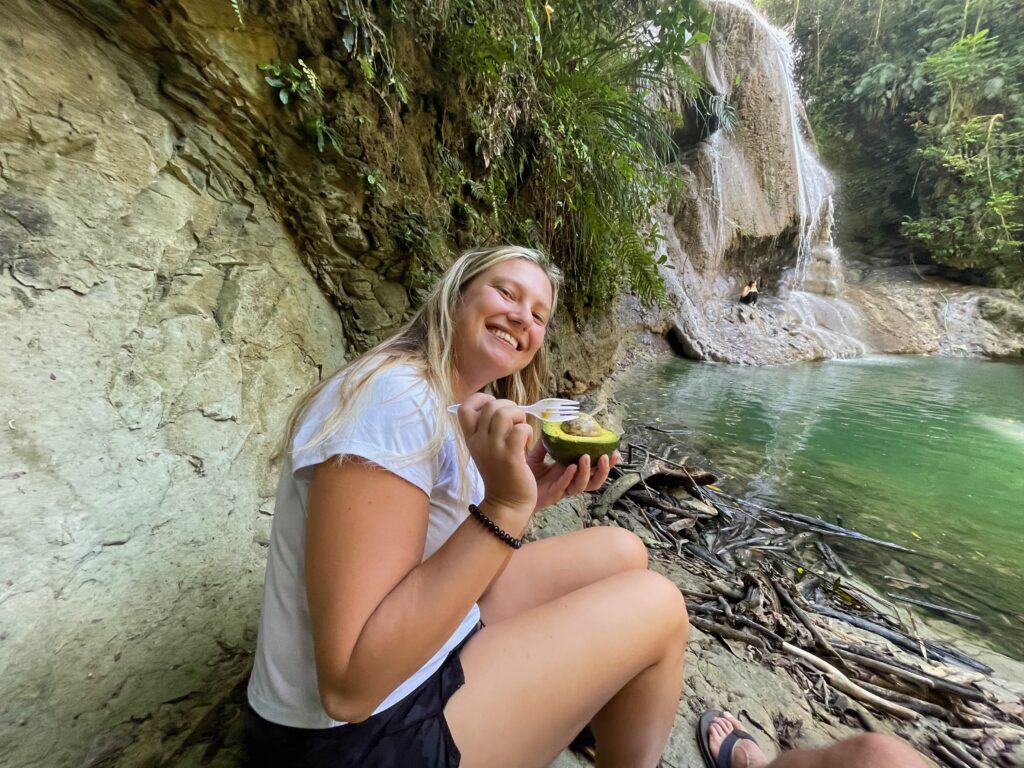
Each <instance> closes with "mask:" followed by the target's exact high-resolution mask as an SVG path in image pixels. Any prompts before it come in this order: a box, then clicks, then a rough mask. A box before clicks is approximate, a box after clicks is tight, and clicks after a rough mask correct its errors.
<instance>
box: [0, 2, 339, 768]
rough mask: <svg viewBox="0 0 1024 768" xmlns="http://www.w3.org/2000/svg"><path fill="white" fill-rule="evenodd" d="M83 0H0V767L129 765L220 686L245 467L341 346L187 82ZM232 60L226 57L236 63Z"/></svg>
mask: <svg viewBox="0 0 1024 768" xmlns="http://www.w3.org/2000/svg"><path fill="white" fill-rule="evenodd" d="M88 8H89V13H90V14H96V15H95V16H93V17H92V18H93V21H94V24H91V23H87V22H84V21H83V20H82V19H79V18H75V17H73V16H72V15H70V14H69V13H68V12H67V10H66V9H58V8H55V7H53V6H50V5H48V4H45V3H35V2H29V1H28V0H25V1H24V2H18V1H16V2H6V3H3V4H2V6H0V50H2V53H0V264H2V266H3V269H2V272H0V317H2V323H3V331H4V332H3V334H0V350H2V351H0V357H2V359H3V361H4V362H3V365H2V366H0V390H2V391H3V393H4V398H3V405H2V407H0V410H2V414H0V415H2V418H0V427H2V430H0V431H2V435H3V438H2V440H0V515H2V520H3V530H2V533H0V660H2V661H0V764H3V765H11V766H15V765H17V766H40V768H53V767H55V766H68V765H82V764H84V765H98V764H101V763H102V764H107V763H105V762H104V761H105V760H114V759H115V758H116V760H119V761H120V762H121V763H122V764H125V765H142V764H153V762H154V757H155V756H156V755H160V754H167V753H168V750H170V751H171V752H173V750H174V749H175V748H176V747H177V744H178V741H175V737H174V735H173V734H174V732H175V731H178V732H181V733H182V734H185V733H187V732H188V728H189V727H190V726H192V725H194V724H195V722H197V721H198V718H199V715H201V714H202V713H203V712H204V711H205V708H206V707H208V706H209V704H210V703H211V701H214V700H216V699H217V698H218V697H219V696H221V695H222V694H223V693H225V692H226V691H227V690H230V687H231V684H232V681H234V680H235V679H236V678H237V677H238V676H239V674H241V673H243V671H244V667H245V663H246V656H247V654H248V652H249V650H250V649H251V646H252V642H253V634H252V627H253V624H254V620H255V612H256V610H257V599H258V598H257V595H258V588H259V585H260V583H261V581H262V571H263V562H264V558H265V545H266V543H267V535H268V531H269V525H270V521H271V518H270V517H269V513H270V510H271V507H270V503H271V499H270V497H271V495H272V494H273V488H274V479H275V478H274V477H273V475H272V473H271V471H270V468H269V467H268V464H267V458H268V455H269V453H270V450H271V447H272V445H273V444H274V442H275V441H276V440H277V438H278V431H279V429H280V425H281V423H282V419H283V418H284V415H285V414H286V412H287V409H288V407H289V404H290V401H291V399H292V398H293V396H294V395H295V393H296V392H297V391H299V390H300V389H303V388H305V387H307V386H308V385H310V384H311V383H313V382H315V381H316V380H317V379H318V376H319V374H320V371H321V369H333V368H334V367H336V366H337V365H338V364H339V363H340V362H341V361H342V359H343V356H344V354H345V349H346V346H345V340H344V336H345V334H344V333H343V327H342V323H341V321H340V320H339V317H338V314H337V312H336V311H335V310H334V308H333V307H332V306H331V302H330V301H328V299H327V298H326V297H325V295H324V294H323V292H322V290H321V289H320V288H319V287H318V286H317V284H316V282H315V281H314V279H313V277H312V276H311V275H310V273H309V271H308V270H307V269H306V267H305V266H303V262H302V258H301V257H300V254H299V252H298V250H297V248H296V245H295V243H294V241H293V238H292V236H291V235H290V234H289V233H288V231H287V229H286V227H285V226H284V225H283V223H282V221H281V217H280V215H279V214H278V213H277V212H276V211H275V210H274V209H273V207H271V206H270V205H268V203H267V202H266V199H265V197H264V195H263V194H262V193H261V192H260V190H259V188H258V185H257V183H256V182H255V181H254V178H253V175H252V174H251V173H249V171H248V170H247V166H246V164H247V162H248V158H246V157H245V155H244V153H243V152H240V151H239V150H238V149H237V147H236V146H235V143H234V142H233V141H232V138H231V136H230V135H229V134H228V133H227V132H222V131H221V130H220V129H219V128H218V126H217V124H216V122H214V121H211V122H206V121H204V120H202V119H200V115H201V114H212V113H208V112H207V111H206V109H207V108H206V106H205V105H204V101H205V97H206V95H207V94H208V91H206V90H205V89H203V90H201V91H199V92H194V91H186V90H184V86H183V85H181V84H180V83H178V84H175V83H172V82H171V80H170V79H168V75H167V73H168V71H169V70H170V69H172V68H173V67H171V65H170V64H169V62H168V60H166V59H164V60H162V61H161V57H159V56H156V55H154V56H143V55H140V50H139V48H138V47H137V46H143V47H147V46H149V47H153V49H154V50H157V49H158V48H157V43H156V40H155V37H154V36H152V35H150V34H149V33H148V32H147V30H146V29H145V28H144V27H141V26H135V25H129V24H128V22H127V19H126V17H125V16H124V15H123V14H122V12H120V11H118V10H117V9H116V7H115V6H114V5H113V4H111V5H110V6H102V5H99V4H92V5H90V6H88ZM119 30H120V31H123V32H126V33H129V34H128V36H127V37H121V36H120V33H119ZM256 55H257V52H256V51H247V50H238V51H236V56H237V61H238V63H239V65H240V66H241V65H242V64H244V66H245V68H246V69H248V68H249V66H250V65H252V66H255V61H256ZM246 56H248V57H249V60H248V61H247V60H246ZM179 63H180V62H179ZM197 71H198V70H197ZM167 91H175V92H176V93H177V97H176V98H171V97H169V96H167V93H166V92H167ZM189 98H191V99H193V100H194V107H195V109H196V110H197V112H199V114H198V115H197V114H196V113H192V112H190V111H189V110H187V109H186V108H185V106H183V104H184V103H186V102H187V101H188V100H189ZM183 729H184V730H183Z"/></svg>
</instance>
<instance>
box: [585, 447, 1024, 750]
mask: <svg viewBox="0 0 1024 768" xmlns="http://www.w3.org/2000/svg"><path fill="white" fill-rule="evenodd" d="M659 431H660V430H659ZM622 452H623V454H624V457H625V461H624V462H623V463H621V464H620V465H619V466H618V467H616V469H615V471H614V472H613V476H612V478H611V479H610V481H609V483H608V484H607V485H606V486H605V489H604V490H603V492H602V493H601V494H600V496H599V497H598V498H597V501H596V504H594V505H593V507H592V509H591V515H592V516H593V517H594V518H596V520H595V522H598V521H600V522H607V520H608V519H611V520H614V521H615V522H617V523H618V524H619V525H621V526H623V527H627V528H634V529H635V528H636V526H635V525H633V524H632V523H634V522H635V523H639V524H640V525H641V526H642V528H643V529H646V531H648V532H649V533H650V535H649V536H647V537H646V538H647V539H648V542H647V543H648V544H649V545H650V546H651V548H652V556H653V557H656V558H666V559H669V560H672V561H674V562H675V564H676V565H677V566H681V567H682V568H684V569H685V570H687V571H689V572H690V573H691V574H694V575H695V576H697V577H699V580H695V583H702V584H704V585H705V587H704V588H703V590H698V589H690V588H688V587H685V588H683V592H684V595H685V598H686V603H687V607H688V609H689V613H690V620H691V623H692V624H693V626H696V627H698V628H700V629H701V630H703V631H705V632H708V633H710V634H713V635H715V636H717V637H718V638H720V639H721V641H722V642H724V643H726V644H727V645H729V644H735V643H740V644H743V645H745V646H746V648H745V649H744V652H745V653H747V654H752V655H754V656H759V657H760V658H766V657H768V656H771V657H772V659H771V661H772V663H773V664H776V665H778V664H780V663H782V664H784V665H785V666H786V667H787V668H788V670H789V671H790V673H791V674H792V675H793V676H794V677H795V678H796V680H797V682H798V683H799V684H800V686H801V688H802V689H803V690H805V691H806V693H807V695H808V696H809V697H810V698H812V699H814V700H816V701H817V702H818V703H819V705H823V706H824V707H825V708H826V709H840V710H841V711H847V712H849V711H852V712H853V713H854V715H855V716H856V717H857V718H858V719H859V720H860V722H861V724H862V726H863V727H864V728H865V729H867V730H875V729H876V727H877V725H876V723H875V721H874V720H873V715H872V714H870V713H869V711H868V710H872V711H873V712H874V713H876V715H881V716H884V717H889V718H896V719H898V720H900V721H914V722H915V727H914V728H913V731H914V733H915V738H914V739H913V740H914V742H915V745H916V746H917V748H918V749H920V750H922V751H927V752H930V753H931V755H932V756H933V758H934V759H935V760H936V761H938V763H939V764H940V765H948V766H951V767H952V768H979V766H992V765H1019V764H1020V763H1019V762H1016V761H1017V760H1019V757H1015V755H1017V756H1019V755H1020V754H1021V753H1022V749H1024V747H1021V746H1020V743H1021V740H1022V739H1024V706H1022V702H1020V701H1017V702H998V701H995V700H994V699H995V697H994V696H993V695H992V694H991V693H990V692H987V691H986V690H984V689H983V688H982V687H981V686H979V685H978V683H979V682H980V681H981V680H983V679H984V677H985V676H987V675H989V674H990V673H991V672H992V670H991V669H990V668H989V667H987V666H986V665H985V664H983V663H981V662H979V661H977V660H976V659H974V658H972V657H970V656H968V655H967V654H965V653H962V652H960V651H958V650H957V649H955V648H952V647H950V646H948V645H945V644H941V643H937V642H931V641H928V640H924V639H922V638H920V637H918V636H917V635H916V632H915V631H914V629H913V626H911V627H908V626H907V625H906V622H905V621H904V620H903V619H902V618H901V616H900V613H899V611H897V610H896V609H895V607H894V606H893V605H892V604H891V603H888V602H887V601H885V600H884V599H881V598H879V597H877V596H875V595H873V594H871V593H869V592H868V591H866V590H864V589H861V588H859V587H858V586H857V585H856V583H855V582H853V581H852V580H850V579H849V576H850V572H849V570H848V569H847V567H846V566H845V564H844V563H843V562H842V560H841V559H840V558H839V557H838V556H837V555H836V553H835V552H834V551H833V550H832V548H831V547H830V546H829V543H828V540H829V539H834V538H846V539H852V540H856V541H858V542H861V543H863V544H864V545H865V546H877V547H886V548H888V549H890V550H893V551H894V552H897V553H899V552H912V551H913V550H911V549H909V548H908V547H904V546H901V545H899V544H895V543H892V542H887V541H881V540H878V539H874V538H872V537H870V536H865V535H863V534H860V533H857V532H856V531H852V530H849V529H847V528H844V527H842V526H839V525H835V524H832V523H827V522H825V521H823V520H820V519H818V518H815V517H808V516H805V515H800V514H797V513H794V512H787V511H783V510H778V509H770V508H767V507H764V506H760V505H756V504H752V503H749V502H747V501H744V500H742V499H738V498H734V497H732V496H730V495H728V494H727V493H725V492H724V491H723V490H721V489H719V488H718V486H716V485H715V483H716V482H717V478H716V477H715V475H714V474H712V473H711V472H708V471H706V470H703V469H699V468H697V467H693V466H687V465H684V464H680V463H676V462H673V461H670V460H669V459H667V458H665V457H661V456H657V455H655V453H654V452H653V451H652V450H651V449H649V448H647V447H646V446H645V445H643V444H641V443H639V442H633V443H630V444H627V445H626V447H625V448H624V449H623V451H622ZM928 607H931V608H935V609H940V610H942V606H933V605H929V606H928ZM946 610H950V612H953V613H955V612H954V611H952V610H951V609H946ZM961 614H962V612H961ZM911 622H912V619H911ZM865 633H867V634H865ZM866 637H867V638H870V639H866ZM730 647H734V646H730ZM837 704H838V705H841V706H838V707H837V706H836V705H837Z"/></svg>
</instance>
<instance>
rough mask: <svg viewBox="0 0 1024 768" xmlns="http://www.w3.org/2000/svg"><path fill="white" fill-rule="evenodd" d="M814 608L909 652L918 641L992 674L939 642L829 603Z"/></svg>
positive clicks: (942, 655) (930, 649) (943, 656)
mask: <svg viewBox="0 0 1024 768" xmlns="http://www.w3.org/2000/svg"><path fill="white" fill-rule="evenodd" d="M814 610H815V611H817V612H818V613H820V614H821V615H823V616H828V617H830V618H833V619H840V620H841V621H845V622H846V623H847V624H852V625H853V626H855V627H857V628H858V629H863V630H866V631H868V632H873V633H874V634H876V635H879V636H880V637H884V638H885V639H886V640H888V641H889V642H890V643H892V644H893V645H896V646H899V647H900V648H902V649H903V650H905V651H910V652H911V653H915V654H916V653H918V652H919V650H920V646H919V643H923V645H924V647H925V648H927V649H928V652H929V653H930V654H931V655H932V656H933V657H935V658H937V659H944V660H948V661H953V662H956V663H957V664H960V665H962V666H965V667H969V668H970V669H975V670H978V671H979V672H984V673H985V674H986V675H990V674H992V668H991V667H989V666H987V665H985V664H982V663H981V662H980V661H977V660H976V659H973V658H971V657H970V656H968V655H967V654H966V653H962V652H960V651H958V650H956V649H955V648H950V647H949V646H946V645H941V644H939V643H932V642H928V641H922V640H921V638H912V637H910V636H909V635H905V634H904V633H902V632H897V631H896V630H894V629H889V628H888V627H883V626H882V625H881V624H877V623H875V622H873V621H869V620H868V619H865V618H862V617H860V616H853V615H851V614H849V613H846V612H845V611H840V610H838V609H836V608H833V607H832V606H830V605H822V604H821V603H815V604H814Z"/></svg>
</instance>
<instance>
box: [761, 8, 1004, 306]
mask: <svg viewBox="0 0 1024 768" xmlns="http://www.w3.org/2000/svg"><path fill="white" fill-rule="evenodd" d="M759 4H760V5H761V6H762V7H765V8H766V9H767V10H768V11H769V12H770V13H771V14H773V15H774V16H775V18H776V19H778V20H780V21H785V22H791V21H792V22H794V23H795V31H796V36H797V39H798V41H799V42H800V44H801V48H802V49H803V51H804V57H803V61H802V74H803V82H804V87H805V88H806V90H807V91H808V95H809V99H808V101H809V110H808V111H809V113H810V118H811V122H812V123H813V124H814V127H815V131H816V133H817V135H818V137H819V140H820V141H821V143H822V145H823V149H824V150H825V154H826V158H827V159H828V160H829V162H830V163H832V164H833V165H834V166H836V167H838V169H839V171H840V175H841V177H842V178H843V182H844V187H845V189H846V192H847V198H848V207H849V208H852V209H853V210H854V212H856V211H857V209H858V208H862V209H865V210H868V211H871V210H875V211H876V212H877V214H876V215H874V216H869V215H865V216H864V217H863V219H864V220H873V221H874V222H875V226H876V227H877V226H878V225H879V224H880V225H881V227H882V228H888V232H889V235H890V236H902V237H904V238H906V239H907V240H908V242H909V243H910V244H911V245H913V246H914V247H916V248H918V249H920V250H923V251H925V252H926V253H927V254H929V255H930V256H931V257H932V258H933V259H935V260H936V261H937V262H940V263H942V264H946V265H949V266H951V267H954V268H957V269H962V270H970V272H971V274H972V275H974V276H978V277H981V278H982V279H985V280H988V281H990V282H994V283H998V284H1003V285H1012V284H1014V283H1016V284H1018V285H1021V286H1024V245H1022V243H1021V240H1022V239H1024V230H1022V227H1024V152H1022V149H1024V122H1022V121H1024V14H1022V13H1021V9H1020V2H1019V0H984V1H981V0H842V1H840V0H803V2H802V3H796V2H795V1H794V2H791V1H790V0H759ZM794 7H796V8H797V9H798V10H797V12H796V15H795V17H794V10H793V9H794ZM865 19H871V20H872V21H873V23H871V24H865V23H864V20H865ZM880 201H881V203H880ZM861 234H865V233H861ZM875 234H876V235H881V234H882V233H881V231H879V230H876V232H875Z"/></svg>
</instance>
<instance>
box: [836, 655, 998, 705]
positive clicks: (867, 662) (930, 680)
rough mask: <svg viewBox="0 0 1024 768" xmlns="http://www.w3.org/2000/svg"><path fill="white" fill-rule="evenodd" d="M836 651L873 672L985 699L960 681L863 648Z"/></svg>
mask: <svg viewBox="0 0 1024 768" xmlns="http://www.w3.org/2000/svg"><path fill="white" fill-rule="evenodd" d="M837 653H838V654H839V655H840V656H842V657H843V658H844V659H847V660H848V661H852V662H855V663H857V664H859V665H860V666H862V667H866V668H867V669H873V670H874V671H875V672H881V673H883V674H886V675H892V676H893V677H897V678H899V679H901V680H905V681H907V682H910V683H915V684H917V685H921V686H924V687H925V688H929V689H931V690H935V691H941V692H942V693H946V694H949V695H951V696H956V697H958V698H961V699H966V700H968V701H985V694H983V693H982V692H981V691H979V690H977V689H976V688H971V687H969V686H966V685H961V684H960V683H953V682H950V681H949V680H943V679H942V678H940V677H934V676H932V675H929V674H927V673H926V672H922V671H920V670H915V669H908V668H907V667H906V666H904V665H902V664H899V663H898V662H896V661H895V660H893V661H891V662H890V661H883V660H881V659H878V658H876V657H874V656H868V655H867V652H865V651H863V650H862V651H854V650H851V649H849V648H846V647H844V646H842V645H840V646H839V648H838V649H837Z"/></svg>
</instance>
